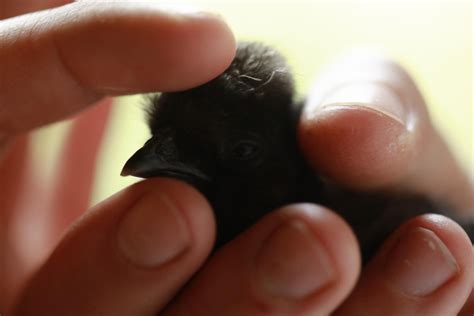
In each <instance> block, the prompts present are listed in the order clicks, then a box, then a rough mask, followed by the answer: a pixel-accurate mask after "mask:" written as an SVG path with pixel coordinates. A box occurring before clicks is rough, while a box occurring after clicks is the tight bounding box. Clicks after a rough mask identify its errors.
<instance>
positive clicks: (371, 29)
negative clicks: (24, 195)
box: [32, 0, 474, 204]
mask: <svg viewBox="0 0 474 316" xmlns="http://www.w3.org/2000/svg"><path fill="white" fill-rule="evenodd" d="M187 3H190V4H194V5H197V6H200V7H203V8H207V9H209V10H211V11H214V12H217V13H219V14H221V15H222V16H223V17H224V18H225V20H227V21H228V22H229V24H230V26H231V27H232V29H233V30H234V32H235V35H236V37H237V39H239V40H258V41H262V42H265V43H267V44H270V45H273V46H275V47H277V48H278V49H280V50H281V51H282V52H283V53H284V54H285V55H286V56H287V58H288V61H289V63H290V65H291V67H292V69H293V72H294V74H295V78H296V82H297V88H298V92H299V94H300V95H305V93H306V92H307V91H308V89H309V88H310V86H311V83H312V82H313V81H314V79H315V78H316V76H317V75H318V72H319V71H320V70H321V69H322V67H323V66H324V65H325V64H327V63H329V62H331V61H332V60H333V59H334V58H335V57H336V56H338V55H340V54H341V53H344V52H346V51H348V50H350V49H352V48H354V47H360V46H369V47H374V48H376V49H380V50H382V51H383V52H384V53H385V54H386V55H388V56H390V57H392V58H394V59H395V60H397V61H398V62H400V63H401V64H403V65H404V66H405V67H406V68H407V69H408V71H409V72H410V73H411V74H412V76H413V77H414V79H415V81H416V82H417V83H418V84H419V87H420V89H421V91H422V93H423V95H424V96H425V98H426V101H427V103H428V104H429V107H430V112H431V115H432V118H433V120H434V122H435V124H436V125H437V126H438V127H439V129H441V131H442V133H443V134H444V136H445V138H446V139H447V141H448V142H449V143H450V144H451V146H452V148H453V150H454V152H455V154H456V155H457V156H458V157H459V159H460V160H461V162H462V164H463V165H464V166H465V168H466V169H467V170H468V171H469V172H470V173H471V174H473V173H474V152H473V138H474V137H473V123H474V116H473V97H472V88H473V72H474V71H473V70H474V69H473V4H472V2H471V1H461V2H456V1H449V2H433V1H423V2H421V1H406V2H403V1H396V2H395V1H377V2H367V1H344V2H339V1H331V2H329V1H326V2H320V1H295V0H288V1H261V0H260V1H257V0H253V1H222V0H221V1H199V0H194V1H193V0H189V1H187ZM190 58H192V56H190ZM113 103H114V104H113V105H112V107H111V108H110V111H111V113H110V114H111V116H110V117H109V120H108V121H107V124H106V129H105V137H104V139H103V140H102V145H101V147H100V155H99V158H98V161H97V163H98V165H97V168H96V177H95V180H94V186H93V192H92V200H91V202H90V203H91V204H95V203H97V202H98V201H100V200H103V199H104V198H106V197H107V196H109V195H111V194H113V193H114V192H116V191H118V190H120V189H121V188H123V187H125V186H127V185H129V184H131V183H132V182H135V181H137V179H133V178H123V177H120V175H119V174H120V171H121V168H122V166H123V164H124V163H125V161H126V160H127V158H128V157H129V156H130V155H131V154H132V153H133V152H135V150H137V149H138V148H139V147H140V146H141V145H142V144H143V142H144V141H145V140H146V139H147V138H148V135H149V134H148V130H147V127H146V125H145V123H144V112H143V101H142V100H141V98H140V96H129V97H122V98H117V99H115V100H114V102H113ZM68 126H69V122H62V123H58V124H54V125H52V126H50V127H46V128H43V129H41V130H39V131H38V132H36V133H35V134H34V137H35V140H37V141H35V142H33V145H32V146H33V147H32V150H33V155H34V157H37V161H38V163H41V164H42V166H43V167H42V168H41V170H42V171H41V172H42V173H43V175H42V177H45V178H47V177H48V176H49V175H51V174H54V168H55V161H56V159H57V157H58V153H59V152H60V151H61V148H63V145H64V143H63V140H64V139H65V137H64V135H66V134H67V133H68ZM79 154H80V153H79ZM44 161H47V163H46V164H45V163H44ZM44 166H47V167H44Z"/></svg>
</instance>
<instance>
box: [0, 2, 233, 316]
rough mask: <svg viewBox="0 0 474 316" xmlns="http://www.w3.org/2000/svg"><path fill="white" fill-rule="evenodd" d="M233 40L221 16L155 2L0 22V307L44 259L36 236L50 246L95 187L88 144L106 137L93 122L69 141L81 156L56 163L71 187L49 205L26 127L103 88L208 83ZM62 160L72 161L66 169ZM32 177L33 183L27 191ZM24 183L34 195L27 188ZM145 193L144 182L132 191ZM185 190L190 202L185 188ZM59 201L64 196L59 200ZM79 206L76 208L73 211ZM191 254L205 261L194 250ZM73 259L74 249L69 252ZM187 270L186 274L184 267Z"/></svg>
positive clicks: (117, 90) (85, 6) (79, 105)
mask: <svg viewBox="0 0 474 316" xmlns="http://www.w3.org/2000/svg"><path fill="white" fill-rule="evenodd" d="M66 2H69V1H42V2H41V3H40V2H38V1H30V2H29V3H28V4H29V5H27V6H25V5H26V3H27V1H4V2H2V5H1V6H0V10H1V9H3V10H4V11H1V12H0V14H1V16H2V17H7V16H11V15H12V14H13V13H12V12H15V13H17V14H20V13H22V12H25V11H32V10H33V9H38V10H39V9H46V8H48V7H52V6H56V5H61V4H65V3H66ZM38 6H39V7H38ZM20 7H21V8H20ZM18 9H19V10H20V11H16V10H18ZM186 10H188V9H186ZM234 45H235V44H234V39H233V36H232V34H231V32H230V30H229V29H228V27H227V26H226V25H225V23H223V22H222V21H221V20H220V19H218V18H217V17H216V16H211V15H207V14H201V13H197V12H196V13H194V14H193V13H192V12H191V11H189V12H187V13H186V12H183V13H179V12H174V11H171V9H169V8H164V9H160V6H159V5H156V4H153V3H149V2H148V3H133V2H129V3H125V2H123V1H122V2H116V3H113V4H112V3H110V2H108V3H103V2H102V3H101V2H81V3H72V4H69V5H65V6H63V7H59V8H57V9H53V10H51V11H42V12H37V13H34V14H31V15H28V16H18V17H15V18H12V19H6V20H3V21H1V22H0V64H1V65H0V69H1V70H2V71H1V76H0V104H2V107H1V110H0V145H1V146H0V152H1V153H2V158H3V159H1V164H0V169H1V172H0V174H2V177H1V179H0V188H1V191H2V196H1V198H0V224H1V228H0V258H1V260H0V273H1V274H0V280H1V282H0V292H1V293H0V310H1V311H0V313H2V314H4V313H5V314H8V313H7V309H8V308H7V305H11V302H12V300H13V297H14V296H15V292H16V289H17V288H18V284H19V282H21V281H22V279H23V278H24V275H28V274H30V273H31V272H32V270H33V269H37V268H38V266H37V265H38V262H39V261H43V260H44V259H43V258H40V260H38V256H43V257H44V255H45V254H47V252H48V251H44V250H43V249H37V247H38V244H39V245H40V246H45V248H51V247H52V246H53V245H54V244H55V241H56V240H57V239H58V236H59V234H60V233H61V232H62V230H63V228H64V227H59V226H64V225H65V223H68V222H69V218H71V216H72V214H77V213H78V212H79V213H80V212H83V211H84V208H83V207H84V206H85V205H86V203H87V198H86V197H87V194H86V193H85V191H88V190H89V188H90V185H91V184H90V183H88V182H87V181H85V179H88V178H90V177H92V175H93V165H92V163H93V161H94V160H93V159H91V155H94V154H95V153H96V150H95V151H94V150H90V149H91V148H90V146H89V144H87V145H84V144H85V143H97V145H98V141H96V138H100V135H94V132H97V128H92V131H90V130H84V129H83V130H82V131H80V134H79V135H80V136H81V137H83V138H85V139H78V138H77V137H76V138H75V139H72V140H71V146H75V147H77V148H79V149H78V150H76V151H75V152H76V153H77V152H80V156H79V157H72V156H71V155H69V156H68V157H66V159H67V158H69V159H68V160H67V161H66V162H64V161H60V163H58V165H57V169H58V170H59V172H62V173H66V174H64V175H63V174H61V177H62V178H67V179H68V180H67V182H66V183H63V185H64V184H66V185H65V187H68V188H69V189H72V190H71V191H73V192H64V190H62V189H61V190H56V191H60V192H59V194H58V192H56V194H57V195H58V196H56V197H55V200H54V201H53V203H49V202H50V201H49V200H47V199H45V198H44V197H43V196H41V193H45V191H46V193H48V194H49V193H50V191H48V190H43V188H45V187H47V188H48V189H49V184H44V183H41V184H38V183H34V182H35V179H33V180H31V181H30V179H31V178H35V175H36V172H35V171H36V170H31V169H28V168H27V167H25V165H27V164H26V163H24V162H25V161H27V160H25V159H24V158H25V157H26V154H27V153H26V152H25V151H24V150H23V148H24V147H25V146H23V145H24V143H25V142H24V141H23V139H24V137H23V136H21V134H22V133H23V132H25V131H28V130H31V129H33V128H35V127H37V126H40V125H44V124H47V123H49V122H52V121H55V120H58V119H60V118H65V117H66V116H68V115H70V114H72V113H74V112H78V111H82V110H83V109H85V108H86V107H87V106H90V105H91V104H92V103H94V102H96V101H98V100H100V99H102V98H103V97H104V96H106V95H115V94H125V93H135V92H137V93H138V92H145V91H156V90H173V89H186V88H189V87H191V86H193V85H197V84H200V83H203V82H206V81H208V80H210V79H211V78H213V77H215V76H216V75H218V74H219V73H220V72H222V71H223V70H224V69H225V68H226V67H227V65H228V64H229V63H230V61H231V59H232V57H233V54H234V51H235V46H234ZM190 56H192V58H190ZM101 108H103V106H101ZM103 112H104V111H102V110H101V112H100V116H101V118H103V116H104V115H103ZM94 114H98V112H95V113H94ZM89 118H90V117H89ZM94 119H95V118H94ZM83 125H85V124H83ZM89 126H90V124H89ZM75 127H76V124H75V123H74V125H73V128H75ZM8 144H10V145H11V146H7V145H8ZM67 145H68V146H69V145H70V144H69V143H68V144H67ZM18 148H19V150H17V149H18ZM81 149H82V151H81ZM63 158H64V157H63ZM66 159H64V160H66ZM89 162H90V163H89ZM71 163H72V164H73V163H76V166H74V165H71ZM64 165H66V166H69V167H66V168H62V166H64ZM85 166H87V167H89V168H90V169H89V168H85ZM64 169H66V170H64ZM72 182H73V184H72V185H71V183H72ZM31 183H34V185H33V188H32V189H31V190H29V188H31V185H30V184H31ZM150 185H151V184H149V185H148V186H150ZM25 187H27V189H26V191H28V190H29V191H34V192H33V194H29V195H27V196H25V195H24V193H23V192H24V191H25V190H24V189H25ZM131 190H135V189H131ZM144 192H145V188H143V189H140V190H138V192H137V193H136V194H140V193H144ZM29 193H31V192H29ZM64 193H66V194H64ZM180 194H182V195H183V197H182V200H183V201H185V202H184V203H186V196H188V195H186V192H182V193H180ZM126 196H128V198H125V199H122V200H121V203H132V202H133V201H131V200H130V199H132V198H133V196H130V195H126ZM71 198H72V199H71ZM61 199H66V201H62V202H60V203H54V202H55V201H61ZM46 200H47V201H46ZM191 200H192V193H191ZM76 202H77V203H76ZM129 205H130V204H129ZM78 206H80V209H79V210H76V209H75V208H76V207H78ZM118 207H120V208H121V209H123V211H126V210H128V209H127V208H130V207H129V206H127V205H123V208H122V205H120V206H118V205H115V206H113V207H111V208H113V209H117V208H118ZM69 208H70V209H69ZM196 208H199V205H194V203H193V204H192V205H191V206H190V207H189V210H190V211H191V212H193V210H195V209H196ZM25 209H26V210H27V211H26V212H23V211H24V210H25ZM53 209H54V210H53ZM97 209H99V210H100V209H102V207H98V208H97ZM29 210H33V212H30V211H29ZM32 213H33V214H37V213H40V215H39V216H38V217H36V218H35V219H36V221H31V220H30V217H31V216H29V215H30V214H32ZM114 216H117V214H116V215H114ZM112 219H113V217H109V220H112ZM204 220H205V219H204ZM31 225H33V226H31ZM85 225H87V224H85ZM78 226H80V227H83V226H82V224H78ZM25 231H26V233H25ZM209 231H210V232H209V233H206V234H205V235H204V237H203V238H205V237H206V236H207V238H210V237H209V235H212V229H209ZM53 235H54V236H53ZM29 236H34V237H33V238H35V240H31V237H29ZM38 239H39V240H41V241H40V242H39V243H38V242H36V241H37V240H38ZM43 240H46V241H45V242H42V241H43ZM75 251H78V253H79V252H80V251H79V250H75ZM191 256H192V257H193V258H194V260H196V261H198V260H199V257H196V256H195V255H194V253H193V254H192V255H191ZM101 257H102V256H101ZM76 258H77V255H75V256H73V257H71V258H69V259H70V260H75V259H76ZM97 260H100V258H99V257H98V258H97ZM84 267H86V266H84ZM104 267H105V266H104ZM56 272H58V273H59V271H56ZM182 272H183V273H187V272H186V269H183V271H182ZM59 274H60V273H59ZM81 275H82V274H81ZM45 286H46V288H49V287H50V286H51V288H53V287H54V286H52V284H48V285H45ZM63 289H64V290H66V292H69V294H71V293H75V292H74V291H73V290H72V287H71V288H70V291H68V290H67V289H66V288H63ZM99 305H100V304H99ZM133 305H134V304H131V306H133ZM24 306H25V307H26V306H27V305H26V304H24ZM31 307H34V306H31ZM98 307H99V308H100V306H98ZM53 309H54V305H52V306H51V310H53ZM48 311H49V309H47V310H45V311H44V312H45V313H46V312H48Z"/></svg>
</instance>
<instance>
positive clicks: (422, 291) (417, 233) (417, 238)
mask: <svg viewBox="0 0 474 316" xmlns="http://www.w3.org/2000/svg"><path fill="white" fill-rule="evenodd" d="M458 271H459V268H458V265H457V263H456V260H455V259H454V257H453V255H452V254H451V252H450V251H449V249H448V247H446V245H445V244H444V243H443V241H441V239H440V238H439V237H438V236H436V234H435V233H434V232H433V231H431V230H429V229H426V228H420V227H419V228H416V229H414V230H412V231H410V232H408V233H406V234H405V235H404V236H402V237H401V238H400V240H399V241H398V242H397V244H396V245H395V246H394V248H393V249H392V250H391V252H390V253H389V255H388V257H387V261H386V264H385V273H386V276H387V278H388V280H389V281H390V282H391V284H392V285H393V286H394V287H395V288H397V289H398V290H400V291H402V292H403V293H405V294H407V295H414V296H427V295H429V294H431V293H433V292H434V291H435V290H436V289H438V288H439V287H441V286H442V285H443V284H445V283H446V282H447V281H448V280H450V279H451V278H452V277H454V276H455V275H456V274H457V273H458Z"/></svg>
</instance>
